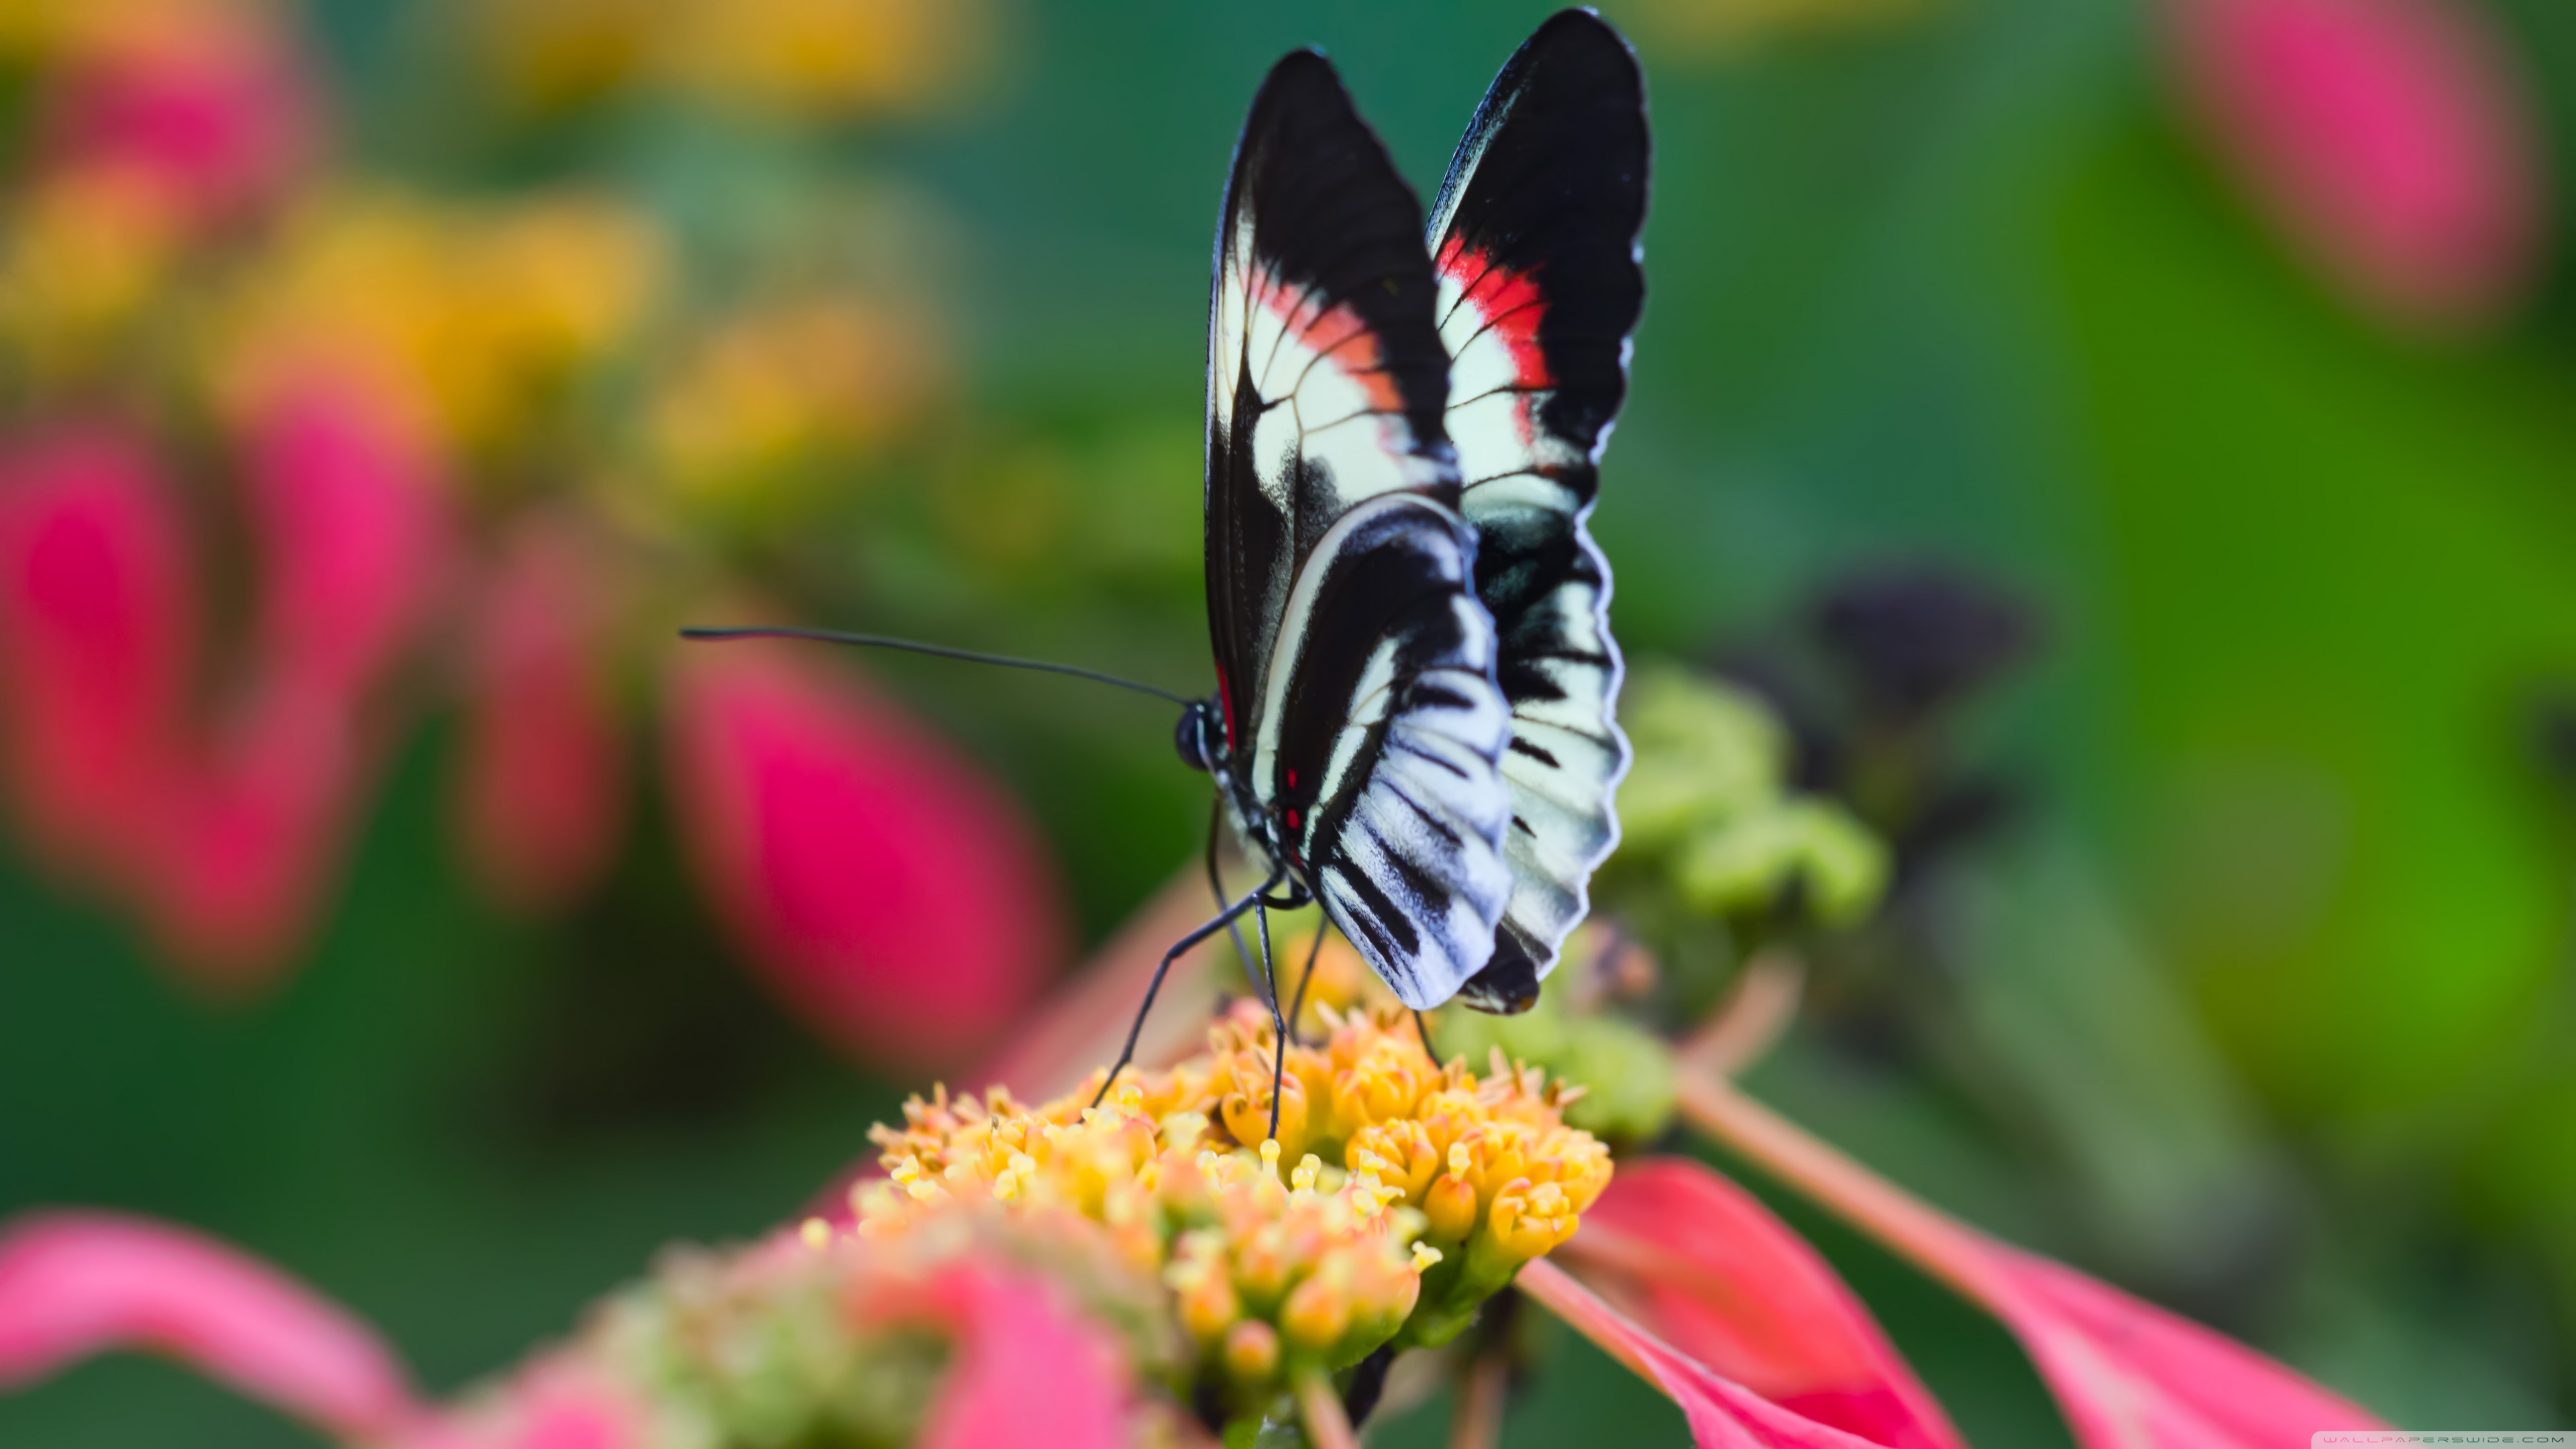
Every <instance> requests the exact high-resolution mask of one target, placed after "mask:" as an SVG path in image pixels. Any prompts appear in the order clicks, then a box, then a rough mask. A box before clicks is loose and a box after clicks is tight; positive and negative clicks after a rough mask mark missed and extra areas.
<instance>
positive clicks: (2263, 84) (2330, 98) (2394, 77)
mask: <svg viewBox="0 0 2576 1449" xmlns="http://www.w3.org/2000/svg"><path fill="white" fill-rule="evenodd" d="M2171 19H2172V35H2173V41H2174V50H2175V55H2176V59H2177V64H2178V66H2179V68H2180V71H2181V78H2182V82H2183V85H2184V89H2185V92H2186V94H2187V97H2188V99H2189V101H2190V102H2191V104H2192V105H2193V107H2194V108H2195V110H2196V111H2197V112H2198V113H2199V116H2200V119H2201V122H2202V125H2203V129H2204V130H2205V131H2206V132H2207V133H2208V134H2209V135H2210V137H2211V139H2212V141H2213V143H2214V144H2215V145H2216V146H2217V148H2218V149H2219V151H2220V152H2221V153H2222V155H2223V156H2224V157H2225V159H2226V160H2227V161H2228V163H2229V164H2230V165H2231V166H2232V167H2233V168H2234V169H2235V170H2236V172H2237V173H2238V175H2239V177H2240V179H2241V180H2242V181H2243V182H2244V184H2245V185H2246V186H2247V188H2248V189H2249V190H2250V191H2251V192H2252V193H2253V195H2254V197H2255V198H2256V200H2257V202H2258V203H2259V204H2260V205H2261V206H2262V207H2263V209H2265V210H2266V211H2268V212H2270V213H2271V215H2272V218H2273V220H2274V221H2275V222H2276V223H2277V224H2279V225H2280V226H2281V227H2282V229H2283V230H2284V231H2285V232H2287V233H2288V235H2289V236H2290V238H2291V239H2292V240H2293V241H2294V242H2295V243H2296V244H2297V245H2298V246H2299V247H2300V248H2301V249H2302V250H2304V251H2305V252H2307V253H2308V254H2309V256H2310V257H2311V259H2312V260H2313V261H2314V262H2315V263H2316V264H2317V265H2318V266H2319V267H2320V268H2321V269H2322V270H2324V271H2325V272H2326V273H2327V274H2328V275H2329V276H2330V277H2331V278H2332V279H2333V280H2334V281H2336V282H2337V283H2339V284H2341V285H2342V286H2343V287H2344V288H2345V289H2346V290H2347V291H2348V292H2350V293H2351V294H2352V295H2353V296H2354V297H2355V298H2356V299H2357V300H2359V301H2360V302H2362V303H2363V304H2364V305H2366V306H2367V307H2368V308H2370V309H2371V310H2373V311H2375V312H2378V313H2380V314H2382V315H2383V316H2386V317H2388V318H2390V319H2391V320H2394V321H2397V322H2399V323H2401V324H2407V325H2413V326H2418V327H2431V328H2437V329H2440V328H2454V327H2459V326H2463V325H2468V324H2473V323H2476V322H2479V321H2482V320H2485V319H2486V318H2489V317H2491V316H2493V315H2494V314H2495V313H2497V312H2498V311H2500V310H2501V309H2502V308H2504V307H2505V306H2506V305H2507V304H2509V303H2510V302H2512V301H2513V300H2514V299H2515V298H2516V297H2518V296H2519V295H2520V294H2521V293H2522V292H2523V291H2525V290H2526V289H2527V286H2528V284H2529V282H2530V281H2531V278H2532V273H2533V268H2534V264H2535V263H2536V262H2537V261H2538V260H2539V256H2538V250H2539V249H2538V241H2539V233H2540V220H2541V217H2542V214H2543V213H2544V211H2545V210H2546V205H2545V202H2544V199H2543V196H2542V180H2541V175H2540V169H2539V166H2538V163H2537V153H2538V147H2537V144H2536V142H2535V141H2534V139H2533V134H2532V131H2533V128H2532V122H2531V119H2530V118H2531V114H2532V107H2531V105H2530V103H2529V101H2528V98H2527V97H2526V95H2525V94H2524V88H2523V86H2522V85H2521V83H2520V80H2521V78H2520V76H2519V75H2518V73H2517V72H2516V71H2515V69H2514V68H2513V66H2512V65H2511V64H2510V63H2509V60H2510V58H2509V55H2508V53H2507V51H2506V48H2505V46H2504V45H2503V44H2502V42H2501V41H2499V39H2498V38H2497V37H2496V36H2494V35H2493V34H2492V33H2491V32H2490V30H2489V29H2488V25H2487V22H2485V21H2484V19H2483V17H2482V14H2481V12H2480V9H2479V7H2478V6H2476V5H2474V4H2468V3H2451V0H2173V4H2172V8H2171Z"/></svg>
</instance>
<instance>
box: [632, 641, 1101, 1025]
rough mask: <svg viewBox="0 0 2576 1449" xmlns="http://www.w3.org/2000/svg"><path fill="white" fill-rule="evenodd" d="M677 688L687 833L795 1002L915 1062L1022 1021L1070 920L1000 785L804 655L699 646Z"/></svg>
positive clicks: (816, 1018) (750, 942)
mask: <svg viewBox="0 0 2576 1449" xmlns="http://www.w3.org/2000/svg"><path fill="white" fill-rule="evenodd" d="M670 687H671V702H670V708H669V711H668V718H669V729H670V753H669V766H670V770H671V775H672V788H673V792H674V794H675V795H676V796H677V797H678V801H679V804H680V806H681V809H682V820H683V823H684V827H685V828H684V830H683V836H684V839H685V840H686V841H687V844H688V848H689V850H690V851H691V853H692V856H693V858H694V860H695V862H696V865H697V868H698V872H699V875H700V877H701V878H702V879H703V880H704V881H705V882H706V884H707V886H708V887H709V889H710V891H711V893H712V895H713V896H714V898H715V903H716V906H717V909H718V914H719V916H720V917H721V918H722V919H723V920H724V922H725V923H726V924H727V925H728V926H729V927H730V929H731V930H732V932H733V934H734V936H735V937H736V938H737V940H739V941H740V943H741V944H742V946H743V947H744V949H745V950H746V951H747V952H748V953H749V955H750V956H751V958H752V960H753V962H754V963H755V964H756V965H757V966H758V967H759V968H760V970H761V971H762V972H763V973H764V974H765V975H766V976H767V978H768V980H769V981H770V983H771V984H772V985H773V986H774V987H775V988H776V989H777V990H778V991H779V992H780V994H781V995H783V996H784V997H785V998H786V999H787V1000H788V1001H789V1002H791V1003H792V1004H794V1005H795V1006H796V1007H798V1008H799V1009H800V1010H801V1011H803V1012H804V1013H805V1014H806V1015H807V1016H808V1017H809V1018H810V1019H811V1021H812V1022H813V1024H814V1025H816V1026H817V1027H818V1028H820V1029H821V1030H822V1031H824V1032H825V1034H827V1035H829V1036H832V1037H834V1038H836V1039H838V1040H840V1041H842V1042H844V1043H846V1044H848V1045H850V1046H852V1047H854V1048H856V1049H858V1050H859V1051H861V1052H863V1053H865V1054H867V1055H868V1056H870V1057H871V1058H873V1059H875V1060H879V1061H885V1062H893V1063H901V1064H907V1065H929V1064H938V1063H954V1062H957V1061H960V1060H963V1059H965V1058H966V1057H967V1056H968V1055H970V1054H971V1053H972V1052H973V1051H974V1050H975V1049H976V1048H977V1047H978V1046H979V1045H981V1044H982V1043H984V1042H985V1041H986V1040H988V1039H989V1038H990V1037H991V1036H992V1035H993V1034H994V1033H995V1032H996V1031H998V1030H1000V1029H1001V1028H1003V1027H1005V1026H1007V1025H1009V1024H1010V1022H1011V1021H1012V1020H1013V1019H1014V1018H1015V1017H1016V1016H1017V1015H1018V1014H1019V1012H1020V1009H1021V1008H1022V1007H1023V1006H1024V1005H1025V1004H1026V1003H1027V1002H1028V1001H1029V1000H1030V998H1031V996H1032V995H1033V994H1034V993H1035V991H1036V989H1037V987H1038V985H1039V983H1040V981H1041V979H1042V975H1043V973H1044V971H1045V969H1046V965H1047V963H1050V962H1052V961H1054V960H1055V959H1056V957H1057V953H1058V950H1059V948H1060V946H1061V943H1062V941H1063V939H1064V930H1063V926H1062V921H1063V914H1062V906H1061V904H1060V901H1061V895H1060V892H1059V889H1058V886H1057V882H1056V879H1055V875H1054V872H1053V871H1052V869H1051V868H1050V866H1049V863H1048V861H1047V858H1046V856H1045V854H1044V852H1043V850H1042V849H1041V848H1040V845H1039V843H1038V837H1037V834H1036V832H1035V831H1034V829H1032V828H1031V826H1030V825H1029V823H1028V821H1027V819H1026V818H1025V817H1024V816H1023V815H1022V814H1021V812H1020V810H1019V808H1018V807H1017V806H1016V805H1015V804H1014V803H1013V802H1012V801H1011V799H1010V797H1009V796H1008V795H1006V794H1004V793H1003V791H1002V790H1001V788H1000V787H999V786H997V785H995V784H994V783H993V782H992V781H991V780H989V779H988V778H987V777H986V776H985V775H984V774H983V772H982V771H981V770H980V769H978V768H977V767H975V766H974V765H973V764H971V763H970V762H968V761H967V760H966V759H965V758H964V757H962V756H960V755H959V754H957V753H956V752H955V751H954V750H953V749H951V748H950V747H949V746H948V745H946V744H945V743H943V742H941V741H940V740H939V739H938V738H937V737H935V736H933V735H932V734H931V733H930V732H929V731H928V730H927V729H926V728H924V727H923V726H922V725H920V724H918V723H916V722H915V721H914V720H913V719H912V718H911V717H910V716H909V715H908V714H906V713H905V712H903V711H902V710H901V709H899V708H898V707H897V706H895V705H894V704H893V703H891V702H889V701H887V700H886V699H884V698H883V697H881V696H879V695H878V694H876V693H875V692H873V691H871V690H869V689H866V688H865V687H863V686H861V685H860V684H859V683H858V682H857V681H856V679H855V677H853V676H852V675H850V674H847V673H843V672H837V671H831V670H828V669H827V667H826V666H824V665H822V664H820V663H817V662H815V660H814V657H813V656H812V655H811V654H810V653H808V654H802V655H799V654H796V653H793V652H788V651H782V650H777V649H772V648H769V647H767V646H760V645H742V644H726V645H722V646H701V647H697V648H694V649H692V650H691V652H689V653H688V654H687V655H685V656H684V657H683V658H682V659H681V661H680V662H679V664H678V665H677V666H676V667H675V669H674V672H673V675H672V679H671V686H670Z"/></svg>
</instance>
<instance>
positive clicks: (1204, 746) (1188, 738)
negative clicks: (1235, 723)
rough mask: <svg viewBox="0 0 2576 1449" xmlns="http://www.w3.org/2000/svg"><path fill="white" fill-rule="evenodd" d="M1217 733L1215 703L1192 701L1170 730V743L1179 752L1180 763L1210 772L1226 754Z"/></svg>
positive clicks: (1211, 701) (1204, 700)
mask: <svg viewBox="0 0 2576 1449" xmlns="http://www.w3.org/2000/svg"><path fill="white" fill-rule="evenodd" d="M1217 734H1218V729H1217V718H1216V702H1215V701H1213V700H1206V699H1194V700H1191V701H1190V702H1189V704H1188V705H1187V706H1186V707H1184V708H1183V709H1182V710H1181V722H1180V723H1179V724H1178V725H1176V726H1174V727H1173V730H1172V744H1173V747H1174V748H1176V749H1178V750H1179V751H1180V752H1181V763H1182V764H1184V765H1187V766H1189V767H1190V768H1191V769H1193V770H1204V771H1207V772H1209V773H1211V774H1213V773H1214V772H1215V770H1216V763H1217V761H1218V760H1220V759H1223V758H1224V757H1225V748H1224V745H1223V743H1222V742H1221V741H1219V740H1218V738H1217Z"/></svg>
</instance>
